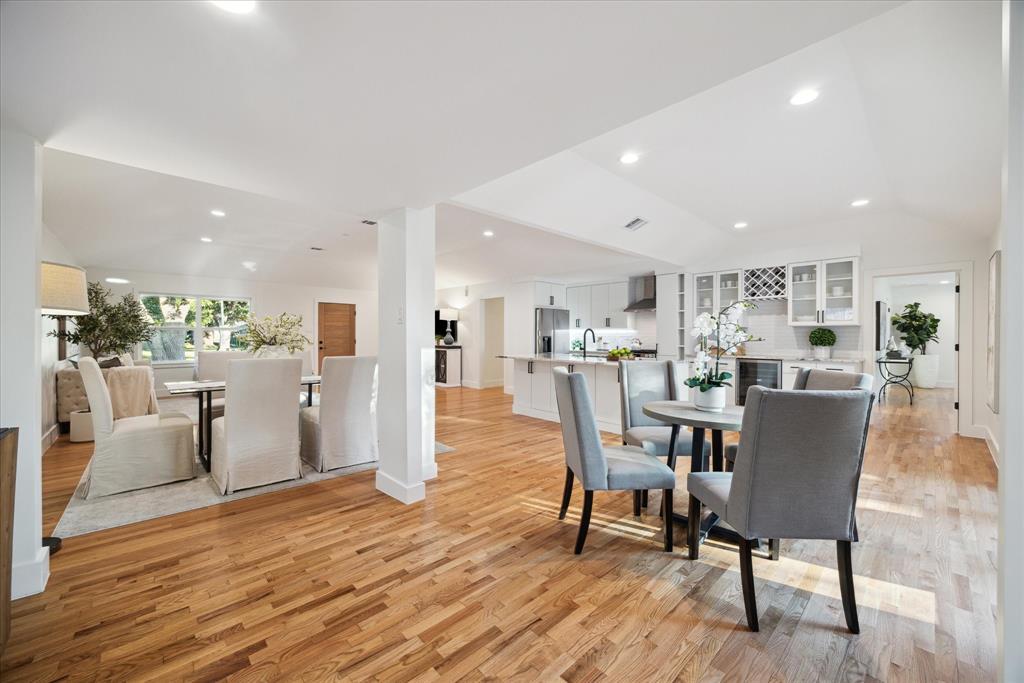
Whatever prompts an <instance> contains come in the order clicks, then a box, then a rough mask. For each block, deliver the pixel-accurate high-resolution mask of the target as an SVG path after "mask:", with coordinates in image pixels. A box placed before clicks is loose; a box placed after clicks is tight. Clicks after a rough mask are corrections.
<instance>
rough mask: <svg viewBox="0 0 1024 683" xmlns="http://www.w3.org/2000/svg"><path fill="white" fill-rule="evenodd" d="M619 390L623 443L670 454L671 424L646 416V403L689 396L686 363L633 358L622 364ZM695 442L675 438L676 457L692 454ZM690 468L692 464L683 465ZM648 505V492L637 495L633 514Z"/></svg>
mask: <svg viewBox="0 0 1024 683" xmlns="http://www.w3.org/2000/svg"><path fill="white" fill-rule="evenodd" d="M619 369H620V373H619V392H620V394H621V397H620V398H621V400H620V405H621V411H622V412H621V415H622V444H623V445H629V446H639V447H641V448H643V449H644V450H645V451H647V452H648V453H652V454H653V455H657V456H659V457H662V458H664V457H667V456H668V451H669V442H670V441H671V437H672V427H671V426H670V425H667V424H665V423H664V422H661V421H659V420H655V419H654V418H651V417H648V416H646V415H644V410H643V408H644V404H645V403H650V402H651V401H680V400H684V399H685V397H686V385H685V384H684V381H685V379H686V378H685V377H684V376H683V375H684V373H685V364H680V363H679V362H678V361H673V360H669V361H660V360H630V361H621V362H620V364H619ZM692 445H693V442H692V440H691V439H689V438H685V435H684V434H680V436H679V437H678V438H677V439H676V447H675V454H676V459H677V460H678V459H679V458H687V457H689V456H690V449H691V447H692ZM704 453H705V455H710V454H711V444H710V443H708V442H705V444H704ZM684 469H685V470H689V469H690V468H689V465H686V466H685V467H684ZM641 506H643V507H646V506H647V491H646V490H644V491H643V492H641V493H638V494H634V500H633V514H636V515H639V514H640V507H641Z"/></svg>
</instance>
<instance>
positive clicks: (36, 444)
mask: <svg viewBox="0 0 1024 683" xmlns="http://www.w3.org/2000/svg"><path fill="white" fill-rule="evenodd" d="M41 160H42V159H41V156H40V147H39V143H37V142H36V141H35V140H34V139H32V137H31V136H29V135H26V134H25V133H22V132H21V131H18V130H14V129H9V128H7V127H6V126H3V127H0V197H3V200H2V201H0V321H3V323H2V328H0V329H2V331H0V426H3V427H17V428H18V463H17V468H18V471H17V474H16V477H15V493H14V544H13V558H12V559H13V570H12V576H11V595H12V597H14V598H21V597H24V596H26V595H33V594H35V593H41V592H42V591H43V589H44V588H45V587H46V580H47V579H48V578H49V576H50V555H49V551H48V550H47V549H46V548H44V547H43V545H42V542H43V475H42V447H41V444H40V437H41V431H42V378H41V373H42V369H41V368H42V366H41V363H40V356H41V353H42V343H41V331H42V318H41V314H40V311H39V257H40V253H41V249H42V195H41V186H42V182H41V168H42V166H41V163H40V162H41Z"/></svg>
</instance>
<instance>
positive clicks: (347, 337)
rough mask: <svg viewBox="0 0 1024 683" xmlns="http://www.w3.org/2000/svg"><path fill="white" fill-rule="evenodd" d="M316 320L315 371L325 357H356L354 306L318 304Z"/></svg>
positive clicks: (318, 369) (321, 364) (321, 365)
mask: <svg viewBox="0 0 1024 683" xmlns="http://www.w3.org/2000/svg"><path fill="white" fill-rule="evenodd" d="M316 313H317V315H316V319H317V335H316V336H317V359H316V371H317V372H320V368H322V367H323V363H324V357H325V356H354V355H356V305H355V304H329V303H319V304H317V309H316Z"/></svg>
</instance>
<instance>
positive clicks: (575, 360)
mask: <svg viewBox="0 0 1024 683" xmlns="http://www.w3.org/2000/svg"><path fill="white" fill-rule="evenodd" d="M497 357H498V358H508V359H510V360H527V361H533V362H535V363H567V364H571V365H584V364H585V365H615V364H616V363H617V362H618V361H614V360H608V359H607V357H606V354H604V353H601V352H599V351H595V352H594V353H592V354H589V353H588V355H587V358H586V359H585V360H584V358H583V356H582V355H576V354H572V353H524V354H515V353H506V354H501V355H499V356H497ZM643 360H648V359H643ZM658 360H667V359H665V358H659V359H658Z"/></svg>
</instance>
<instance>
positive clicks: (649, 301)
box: [622, 275, 658, 313]
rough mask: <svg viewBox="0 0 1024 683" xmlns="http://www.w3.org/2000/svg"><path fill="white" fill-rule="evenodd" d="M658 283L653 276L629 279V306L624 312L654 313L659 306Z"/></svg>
mask: <svg viewBox="0 0 1024 683" xmlns="http://www.w3.org/2000/svg"><path fill="white" fill-rule="evenodd" d="M657 304H658V292H657V281H656V280H655V277H654V276H653V275H644V276H641V277H631V278H629V305H628V306H626V307H625V308H624V309H622V310H623V311H625V312H626V313H636V312H637V311H653V310H655V309H656V308H657V307H658V306H657Z"/></svg>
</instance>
